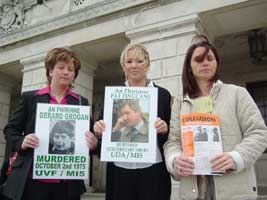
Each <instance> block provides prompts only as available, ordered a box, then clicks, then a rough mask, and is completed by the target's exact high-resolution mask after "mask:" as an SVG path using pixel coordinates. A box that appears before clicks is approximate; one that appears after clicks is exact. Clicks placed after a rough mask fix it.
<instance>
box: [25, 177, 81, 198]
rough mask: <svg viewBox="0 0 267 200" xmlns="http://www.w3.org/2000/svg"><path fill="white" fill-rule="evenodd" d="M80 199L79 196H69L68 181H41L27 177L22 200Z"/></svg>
mask: <svg viewBox="0 0 267 200" xmlns="http://www.w3.org/2000/svg"><path fill="white" fill-rule="evenodd" d="M59 199H60V200H80V196H76V197H70V196H69V192H68V183H67V182H60V183H43V182H40V181H38V180H33V179H28V180H27V183H26V186H25V190H24V193H23V196H22V200H59Z"/></svg>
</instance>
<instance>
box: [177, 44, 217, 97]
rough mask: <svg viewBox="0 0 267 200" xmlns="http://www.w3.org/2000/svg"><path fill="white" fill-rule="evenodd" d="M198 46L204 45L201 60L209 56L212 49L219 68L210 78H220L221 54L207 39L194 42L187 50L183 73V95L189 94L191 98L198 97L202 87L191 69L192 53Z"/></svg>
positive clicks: (212, 80)
mask: <svg viewBox="0 0 267 200" xmlns="http://www.w3.org/2000/svg"><path fill="white" fill-rule="evenodd" d="M198 47H204V48H205V52H204V53H203V54H202V56H201V58H200V61H203V60H204V59H205V57H206V56H207V54H208V52H209V50H211V51H212V52H213V53H214V55H215V59H216V61H217V69H216V72H215V74H214V76H213V77H212V78H211V79H210V81H211V82H214V81H217V80H218V79H219V63H220V59H219V54H218V52H217V50H216V49H215V47H214V46H213V45H212V44H210V43H209V42H207V41H202V42H199V43H195V44H192V45H191V46H190V47H189V49H188V50H187V53H186V56H185V60H184V66H183V73H182V83H183V96H184V97H185V96H186V95H188V96H189V97H190V98H196V97H198V96H199V94H200V89H199V87H198V85H197V82H196V80H195V77H194V75H193V72H192V69H191V60H192V55H193V53H194V51H195V49H196V48H198Z"/></svg>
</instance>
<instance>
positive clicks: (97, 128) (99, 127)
mask: <svg viewBox="0 0 267 200" xmlns="http://www.w3.org/2000/svg"><path fill="white" fill-rule="evenodd" d="M104 130H105V122H104V121H103V120H99V121H97V122H96V123H95V124H94V133H95V135H96V136H98V137H101V136H102V132H103V131H104Z"/></svg>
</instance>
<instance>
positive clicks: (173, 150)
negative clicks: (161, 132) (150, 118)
mask: <svg viewBox="0 0 267 200" xmlns="http://www.w3.org/2000/svg"><path fill="white" fill-rule="evenodd" d="M218 69H219V55H218V53H217V51H216V49H215V48H214V47H213V46H212V45H211V44H210V43H209V42H207V41H202V42H198V43H196V44H193V45H191V46H190V48H189V49H188V51H187V54H186V57H185V61H184V67H183V74H182V82H183V98H182V99H178V98H177V99H176V100H175V101H174V103H173V106H172V114H171V121H170V134H169V138H168V141H167V142H166V143H165V145H164V154H165V159H166V164H167V168H168V170H169V171H170V172H171V173H172V175H173V176H174V177H175V178H176V179H178V180H180V198H181V199H186V200H190V199H205V200H209V199H216V200H225V199H228V200H229V199H256V197H257V184H256V178H255V173H254V168H253V164H254V163H255V161H256V160H257V159H258V158H259V157H260V156H261V154H262V152H263V151H264V149H265V148H266V144H267V128H266V126H265V123H264V121H263V119H262V117H261V114H260V112H259V110H258V108H257V105H256V104H255V102H254V101H253V99H252V98H251V96H250V95H249V93H248V92H247V90H246V89H245V88H242V87H239V86H235V85H230V84H224V83H222V82H221V81H220V80H219V79H218ZM201 97H207V98H208V99H210V101H211V104H212V106H211V107H210V108H209V109H210V110H209V109H207V113H211V114H216V115H219V117H220V133H221V141H222V146H223V153H221V154H218V155H216V156H214V157H213V158H212V159H211V167H212V170H214V171H222V172H223V175H222V176H196V175H192V173H193V170H194V166H195V165H194V162H193V159H192V157H187V156H185V155H184V154H183V149H182V140H181V127H180V116H181V115H183V114H189V113H196V112H197V105H196V102H197V100H198V99H199V98H201ZM209 97H210V98H209ZM204 110H205V109H204Z"/></svg>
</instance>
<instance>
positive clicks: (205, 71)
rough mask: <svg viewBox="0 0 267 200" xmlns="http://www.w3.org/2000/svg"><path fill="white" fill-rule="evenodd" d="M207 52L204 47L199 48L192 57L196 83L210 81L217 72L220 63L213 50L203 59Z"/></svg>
mask: <svg viewBox="0 0 267 200" xmlns="http://www.w3.org/2000/svg"><path fill="white" fill-rule="evenodd" d="M205 50H206V49H205V48H204V47H198V48H196V49H195V50H194V52H193V55H192V59H191V69H192V73H193V75H194V77H195V79H196V81H201V80H204V81H210V80H211V79H212V78H213V77H214V75H215V73H216V70H217V66H218V63H217V61H216V58H215V55H214V53H213V52H212V50H209V51H208V53H207V54H206V55H205V57H204V59H202V57H203V54H204V52H205Z"/></svg>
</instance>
